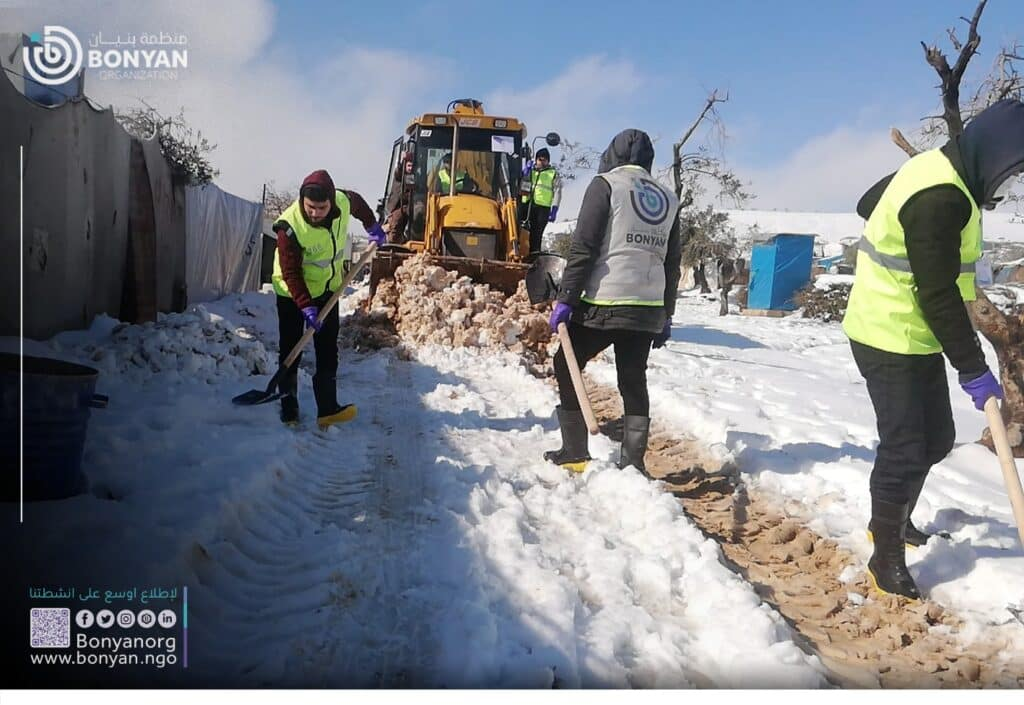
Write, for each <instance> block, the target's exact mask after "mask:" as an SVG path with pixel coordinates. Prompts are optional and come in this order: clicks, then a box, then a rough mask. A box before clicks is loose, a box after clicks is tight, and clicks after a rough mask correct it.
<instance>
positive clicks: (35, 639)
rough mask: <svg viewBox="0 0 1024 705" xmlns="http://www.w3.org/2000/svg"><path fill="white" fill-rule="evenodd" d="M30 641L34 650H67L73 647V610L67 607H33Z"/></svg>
mask: <svg viewBox="0 0 1024 705" xmlns="http://www.w3.org/2000/svg"><path fill="white" fill-rule="evenodd" d="M29 622H30V628H29V640H30V642H31V644H32V648H33V649H54V648H56V649H66V648H68V647H69V646H71V610H70V609H68V608H67V607H33V608H32V615H31V619H30V620H29Z"/></svg>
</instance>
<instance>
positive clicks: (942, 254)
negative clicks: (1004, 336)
mask: <svg viewBox="0 0 1024 705" xmlns="http://www.w3.org/2000/svg"><path fill="white" fill-rule="evenodd" d="M942 153H943V154H944V155H945V156H946V157H947V158H948V159H949V161H950V163H951V164H952V165H953V167H954V168H955V169H956V171H957V173H958V174H959V175H960V178H961V179H963V181H964V183H965V184H966V185H967V188H968V190H969V191H970V192H971V196H972V198H973V199H974V201H975V203H977V204H985V203H988V202H989V201H990V200H991V198H992V196H993V194H994V193H995V191H996V189H997V188H998V187H999V186H1000V184H1002V182H1003V181H1005V180H1006V178H1008V177H1010V176H1012V174H1014V173H1015V172H1018V171H1020V169H1021V166H1022V165H1024V104H1022V103H1020V102H1019V101H1002V102H1000V103H996V104H995V105H993V106H991V107H990V108H988V109H987V110H985V111H983V112H982V113H980V114H979V115H978V116H977V117H975V118H974V120H972V121H971V122H970V123H968V125H967V128H966V129H965V130H964V133H963V135H962V136H961V137H959V138H955V139H952V140H950V141H949V142H948V143H946V145H945V146H943V147H942ZM893 176H894V175H893V174H890V175H889V176H887V177H885V178H884V179H882V180H881V181H879V182H878V183H877V184H875V185H874V186H872V187H871V188H870V189H868V191H867V193H865V194H864V195H863V196H862V197H861V199H860V201H859V202H858V203H857V214H858V215H860V217H862V218H864V219H865V220H866V219H867V218H869V217H870V216H871V213H872V211H874V209H875V206H877V205H878V201H879V200H880V199H881V196H882V193H883V192H884V191H885V189H886V187H887V186H888V185H889V182H890V181H891V180H892V177H893ZM970 217H971V202H970V200H968V198H967V196H966V195H965V194H964V192H963V191H961V190H960V189H959V188H957V187H956V186H953V185H951V184H943V185H939V186H933V187H931V188H927V189H925V190H923V191H920V192H918V193H916V194H914V195H913V196H912V197H911V198H910V199H908V200H907V202H906V203H905V204H904V205H903V207H902V208H901V209H900V212H899V220H900V224H901V225H902V226H903V231H904V234H905V238H906V245H907V258H908V259H909V261H910V269H911V270H912V271H913V273H914V283H915V285H916V288H917V296H918V301H919V303H920V305H921V311H922V312H923V313H924V317H925V320H926V321H928V325H929V326H930V327H931V329H932V332H933V333H934V334H935V337H936V338H937V339H938V341H939V343H940V344H941V345H942V348H943V351H944V352H945V353H946V357H948V358H949V361H950V364H952V365H953V367H955V368H956V370H957V372H959V373H960V378H961V381H967V380H970V379H973V378H975V377H977V376H979V375H980V374H982V373H984V372H985V371H986V370H987V369H988V366H987V364H986V363H985V355H984V353H983V352H982V350H981V345H980V344H979V342H978V336H977V335H976V334H975V333H974V328H973V326H972V325H971V321H970V318H969V317H968V316H967V309H966V307H965V306H964V301H963V298H962V297H961V296H960V290H959V289H958V288H957V285H956V280H957V277H958V276H959V274H960V231H961V230H963V228H964V226H965V225H967V221H968V219H969V218H970Z"/></svg>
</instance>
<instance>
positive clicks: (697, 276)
mask: <svg viewBox="0 0 1024 705" xmlns="http://www.w3.org/2000/svg"><path fill="white" fill-rule="evenodd" d="M693 283H694V284H700V293H702V294H710V293H711V287H710V286H708V277H707V275H706V274H705V273H704V263H703V262H701V263H700V264H698V265H697V266H696V267H694V268H693Z"/></svg>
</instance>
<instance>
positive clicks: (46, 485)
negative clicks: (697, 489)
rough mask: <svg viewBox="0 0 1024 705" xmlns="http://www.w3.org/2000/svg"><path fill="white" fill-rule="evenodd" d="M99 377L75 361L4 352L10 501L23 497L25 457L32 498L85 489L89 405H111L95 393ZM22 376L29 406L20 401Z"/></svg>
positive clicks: (0, 384) (3, 452)
mask: <svg viewBox="0 0 1024 705" xmlns="http://www.w3.org/2000/svg"><path fill="white" fill-rule="evenodd" d="M22 361H24V376H22V372H21V366H22ZM97 377H99V372H98V371H97V370H95V369H93V368H92V367H86V366H84V365H77V364H75V363H73V362H65V361H63V360H52V359H50V358H45V357H30V356H25V357H24V358H22V357H21V356H19V355H16V354H12V353H0V393H2V396H3V398H2V404H0V414H2V417H0V421H2V425H0V434H2V436H0V458H2V462H3V468H4V473H5V475H6V478H5V480H6V481H5V482H4V483H3V487H4V490H3V493H4V496H3V499H4V500H7V501H17V500H18V497H19V463H20V462H21V460H22V459H24V483H25V484H24V497H25V500H26V501H29V500H44V499H61V498H63V497H70V496H72V495H76V494H79V493H81V492H84V491H85V489H86V487H87V484H88V483H87V481H86V478H85V474H84V473H83V472H82V449H83V447H84V446H85V433H86V427H87V426H88V423H89V409H90V408H95V407H103V406H106V397H103V396H101V395H97V394H96V393H95V390H96V379H97ZM22 380H23V383H24V392H25V399H24V404H23V405H22V404H20V403H19V402H20V391H19V390H20V386H21V385H20V382H21V381H22ZM22 413H23V414H24V416H22ZM20 419H23V426H22V424H21V423H19V420H20ZM22 428H23V429H24V431H23V434H24V435H22ZM22 438H23V442H24V445H23V446H22V445H21V443H22V440H21V439H22Z"/></svg>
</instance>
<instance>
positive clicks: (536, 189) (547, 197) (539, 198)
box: [523, 166, 558, 207]
mask: <svg viewBox="0 0 1024 705" xmlns="http://www.w3.org/2000/svg"><path fill="white" fill-rule="evenodd" d="M557 173H558V172H556V171H555V169H554V167H550V166H549V167H546V168H544V169H541V170H540V171H532V172H530V184H531V185H532V192H533V202H534V203H535V204H537V205H538V206H546V207H550V206H551V204H552V203H554V202H555V176H556V175H557ZM529 200H530V194H529V193H526V194H523V203H527V202H528V201H529Z"/></svg>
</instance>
